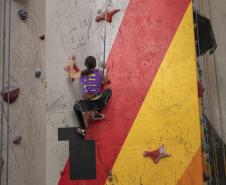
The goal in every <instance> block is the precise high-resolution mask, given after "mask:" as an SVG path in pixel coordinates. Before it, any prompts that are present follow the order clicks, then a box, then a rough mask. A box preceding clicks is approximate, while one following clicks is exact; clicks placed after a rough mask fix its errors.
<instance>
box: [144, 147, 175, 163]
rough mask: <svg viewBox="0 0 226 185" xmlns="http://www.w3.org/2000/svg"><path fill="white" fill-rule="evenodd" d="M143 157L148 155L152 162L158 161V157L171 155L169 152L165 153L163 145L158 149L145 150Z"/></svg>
mask: <svg viewBox="0 0 226 185" xmlns="http://www.w3.org/2000/svg"><path fill="white" fill-rule="evenodd" d="M143 155H144V157H150V158H152V160H153V161H154V163H158V162H159V160H160V159H162V158H165V157H171V155H170V154H168V153H166V149H165V147H164V145H162V146H160V147H159V148H158V149H156V150H154V151H145V152H144V154H143Z"/></svg>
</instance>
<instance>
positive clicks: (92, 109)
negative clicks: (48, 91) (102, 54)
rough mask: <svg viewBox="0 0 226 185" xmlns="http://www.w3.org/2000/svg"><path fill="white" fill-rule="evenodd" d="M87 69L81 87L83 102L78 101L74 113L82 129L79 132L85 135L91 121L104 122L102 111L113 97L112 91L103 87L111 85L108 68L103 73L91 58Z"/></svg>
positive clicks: (81, 77)
mask: <svg viewBox="0 0 226 185" xmlns="http://www.w3.org/2000/svg"><path fill="white" fill-rule="evenodd" d="M85 66H86V68H87V69H85V70H84V71H82V72H81V76H80V86H81V93H82V97H83V99H82V100H79V101H76V102H75V104H74V111H75V113H76V116H77V118H78V120H79V124H80V128H78V129H77V132H78V133H80V134H82V135H85V133H86V128H87V127H88V123H89V121H97V120H103V119H104V114H101V111H102V109H103V108H104V107H105V105H106V104H107V102H108V100H109V99H110V97H111V94H112V91H111V89H104V90H103V91H102V87H103V85H106V84H108V83H110V80H108V78H107V74H108V68H106V66H104V69H103V71H102V70H100V69H97V68H96V59H95V57H93V56H89V57H87V58H86V59H85Z"/></svg>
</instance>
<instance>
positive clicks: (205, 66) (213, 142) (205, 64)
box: [198, 0, 226, 184]
mask: <svg viewBox="0 0 226 185" xmlns="http://www.w3.org/2000/svg"><path fill="white" fill-rule="evenodd" d="M198 3H199V9H200V7H201V11H202V13H203V7H204V6H203V5H204V3H203V0H201V5H200V2H199V1H198ZM210 6H211V4H210V0H208V10H209V16H210V21H211V22H212V12H211V7H210ZM213 55H214V72H215V74H214V75H215V82H216V91H217V103H218V108H219V121H220V130H221V136H222V141H223V142H222V143H221V144H222V150H223V151H222V153H223V160H224V175H226V171H225V168H226V159H225V145H224V132H223V129H224V128H223V119H222V108H221V104H220V92H219V84H218V83H219V78H218V75H217V66H216V54H215V52H214V53H213ZM203 61H204V68H205V74H206V75H205V81H206V86H207V97H208V99H207V100H208V112H209V116H210V119H211V122H212V123H213V109H212V107H211V102H212V98H211V96H210V93H209V92H210V89H209V87H210V86H209V77H208V74H209V69H208V64H207V63H208V57H207V55H206V54H205V55H204V56H203ZM214 133H215V130H214V127H213V126H211V140H212V147H213V158H214V175H215V180H216V184H219V178H218V174H219V171H218V170H219V169H218V159H217V150H216V137H215V134H214Z"/></svg>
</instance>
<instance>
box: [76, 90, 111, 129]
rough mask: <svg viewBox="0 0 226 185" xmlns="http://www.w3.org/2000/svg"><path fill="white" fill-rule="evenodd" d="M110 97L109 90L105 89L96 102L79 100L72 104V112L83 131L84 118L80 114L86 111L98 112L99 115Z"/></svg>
mask: <svg viewBox="0 0 226 185" xmlns="http://www.w3.org/2000/svg"><path fill="white" fill-rule="evenodd" d="M111 95H112V91H111V89H105V90H103V92H102V93H101V96H100V98H98V99H96V100H79V101H76V102H75V104H74V111H75V114H76V117H77V118H78V121H79V124H80V127H81V128H83V129H85V124H84V118H83V116H82V112H88V111H95V110H96V111H98V112H99V113H100V112H101V111H102V109H103V108H104V107H105V106H106V104H107V102H108V101H109V100H110V98H111Z"/></svg>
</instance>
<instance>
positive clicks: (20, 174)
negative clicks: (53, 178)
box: [0, 0, 46, 185]
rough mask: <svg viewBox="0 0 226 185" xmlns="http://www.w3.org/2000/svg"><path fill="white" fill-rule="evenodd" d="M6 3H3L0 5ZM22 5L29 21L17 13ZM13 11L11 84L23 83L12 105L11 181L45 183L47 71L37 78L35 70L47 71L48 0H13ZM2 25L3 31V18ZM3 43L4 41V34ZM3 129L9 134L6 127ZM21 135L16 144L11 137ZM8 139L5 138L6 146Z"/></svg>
mask: <svg viewBox="0 0 226 185" xmlns="http://www.w3.org/2000/svg"><path fill="white" fill-rule="evenodd" d="M1 3H3V0H1V1H0V4H1ZM3 7H4V6H0V8H1V9H2V8H3ZM21 8H25V9H27V10H28V12H29V19H28V20H27V21H26V22H22V21H21V20H20V19H19V17H18V14H17V12H18V10H19V9H21ZM0 12H1V14H2V11H0ZM6 13H8V12H6ZM10 15H11V24H10V25H11V33H10V37H11V42H10V44H11V48H10V62H11V64H10V70H11V72H10V84H11V85H14V86H18V87H20V89H21V93H20V95H19V98H18V99H17V100H16V102H15V103H13V104H12V105H10V109H9V116H10V120H9V145H8V147H9V158H8V159H9V165H8V169H9V174H8V177H9V178H8V184H10V185H14V184H18V185H30V184H33V185H41V184H45V135H46V132H45V127H46V93H45V91H46V90H45V89H46V88H45V81H46V79H45V75H43V76H42V77H41V78H40V79H35V77H34V72H35V70H36V69H37V68H38V69H41V70H43V71H44V73H43V74H45V65H46V62H45V42H43V41H40V40H39V38H38V36H39V35H40V34H43V33H44V32H45V1H44V0H39V1H35V0H32V1H26V0H22V1H11V12H10ZM2 17H3V16H2V15H1V19H2ZM1 21H2V20H1ZM0 28H1V31H2V28H3V24H2V22H0ZM6 34H8V32H7V33H6ZM1 36H2V34H1ZM0 43H1V44H2V43H3V39H2V37H0ZM1 51H2V48H1ZM1 64H2V60H1ZM1 66H2V65H1ZM0 75H1V76H2V70H1V72H0ZM1 84H2V82H1ZM5 105H6V104H5ZM4 125H6V121H4ZM4 128H5V127H4ZM3 132H4V134H6V129H5V130H4V131H3ZM18 135H21V136H22V142H21V144H20V145H14V144H13V143H12V141H13V139H14V137H15V136H18ZM5 143H6V140H5V141H4V150H5V149H6V147H5ZM3 152H4V153H5V152H6V151H3ZM5 158H6V155H5ZM5 172H6V170H5V169H4V171H3V173H4V174H3V183H2V184H3V185H5V184H6V179H5V176H4V175H5Z"/></svg>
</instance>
